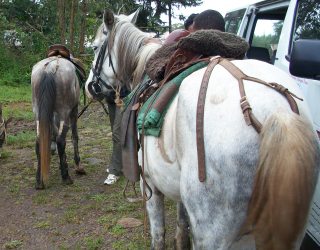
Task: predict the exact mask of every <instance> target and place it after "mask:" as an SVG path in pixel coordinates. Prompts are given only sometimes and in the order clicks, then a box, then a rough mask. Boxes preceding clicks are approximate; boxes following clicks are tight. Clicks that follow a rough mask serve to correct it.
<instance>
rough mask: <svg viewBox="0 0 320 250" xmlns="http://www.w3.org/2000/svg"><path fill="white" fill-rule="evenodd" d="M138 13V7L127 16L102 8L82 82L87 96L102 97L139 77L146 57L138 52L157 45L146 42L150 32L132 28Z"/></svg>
mask: <svg viewBox="0 0 320 250" xmlns="http://www.w3.org/2000/svg"><path fill="white" fill-rule="evenodd" d="M138 14H139V9H138V10H136V11H135V12H134V13H132V14H131V15H129V16H126V15H114V14H113V12H111V11H110V10H105V11H104V15H103V23H102V24H101V25H100V27H99V29H98V31H97V33H96V36H95V39H94V41H93V43H92V48H93V51H94V60H93V63H92V68H91V70H90V74H89V77H88V79H87V82H86V91H87V94H88V96H89V97H93V98H101V99H102V98H103V97H104V96H107V95H108V94H109V93H110V92H114V91H116V90H117V89H119V88H121V87H124V86H126V87H127V88H128V89H131V88H132V87H133V86H134V85H135V84H136V82H137V81H140V80H141V77H142V74H143V71H144V66H145V62H146V58H148V57H144V56H141V54H143V53H144V52H145V51H152V52H154V51H155V50H154V49H150V48H151V47H154V46H158V47H159V45H158V44H157V45H149V44H147V42H146V41H147V39H146V38H149V37H150V35H149V34H147V33H145V32H142V31H140V30H139V29H138V28H137V27H135V25H134V24H135V22H136V20H137V17H138ZM147 48H148V49H147ZM145 54H146V55H150V53H145ZM142 62H143V63H142Z"/></svg>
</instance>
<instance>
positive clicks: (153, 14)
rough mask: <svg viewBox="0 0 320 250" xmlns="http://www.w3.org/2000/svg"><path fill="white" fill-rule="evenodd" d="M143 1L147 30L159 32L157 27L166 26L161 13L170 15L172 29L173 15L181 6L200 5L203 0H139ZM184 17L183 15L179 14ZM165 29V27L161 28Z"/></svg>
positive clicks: (169, 20)
mask: <svg viewBox="0 0 320 250" xmlns="http://www.w3.org/2000/svg"><path fill="white" fill-rule="evenodd" d="M137 2H138V3H141V6H142V10H143V11H142V12H141V13H143V15H144V16H143V19H144V20H145V27H147V28H148V29H147V31H153V32H157V33H158V32H159V30H157V28H159V26H162V28H163V26H164V24H165V22H163V21H162V20H161V15H162V14H166V15H168V29H169V31H170V32H171V30H172V17H175V10H179V9H180V8H181V7H191V6H198V5H200V4H202V0H137ZM179 16H180V18H182V19H183V18H184V16H183V15H179ZM161 30H162V31H164V30H163V29H161ZM162 33H163V32H162Z"/></svg>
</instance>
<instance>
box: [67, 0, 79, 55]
mask: <svg viewBox="0 0 320 250" xmlns="http://www.w3.org/2000/svg"><path fill="white" fill-rule="evenodd" d="M77 7H78V1H77V0H72V1H71V14H70V29H69V33H70V34H69V35H70V49H71V51H73V50H74V26H75V17H76V13H77Z"/></svg>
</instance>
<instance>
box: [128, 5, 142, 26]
mask: <svg viewBox="0 0 320 250" xmlns="http://www.w3.org/2000/svg"><path fill="white" fill-rule="evenodd" d="M139 12H140V8H138V9H137V10H136V11H135V12H134V13H132V14H131V15H130V16H128V18H129V20H130V22H131V23H136V21H137V19H138V15H139Z"/></svg>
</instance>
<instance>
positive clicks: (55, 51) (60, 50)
mask: <svg viewBox="0 0 320 250" xmlns="http://www.w3.org/2000/svg"><path fill="white" fill-rule="evenodd" d="M59 55H60V56H62V57H64V58H67V59H69V60H70V51H69V49H68V48H67V47H66V46H64V45H62V44H53V45H51V46H50V47H49V49H48V52H47V57H51V56H59Z"/></svg>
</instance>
